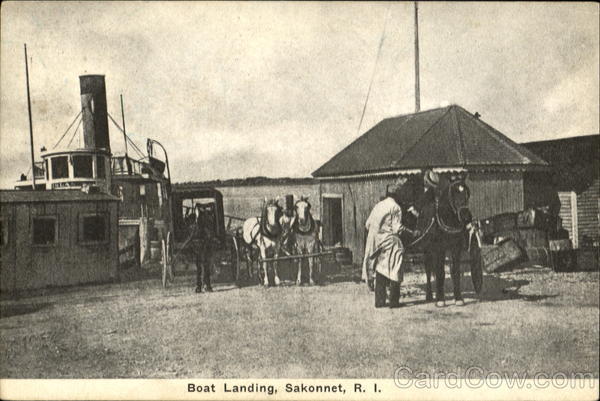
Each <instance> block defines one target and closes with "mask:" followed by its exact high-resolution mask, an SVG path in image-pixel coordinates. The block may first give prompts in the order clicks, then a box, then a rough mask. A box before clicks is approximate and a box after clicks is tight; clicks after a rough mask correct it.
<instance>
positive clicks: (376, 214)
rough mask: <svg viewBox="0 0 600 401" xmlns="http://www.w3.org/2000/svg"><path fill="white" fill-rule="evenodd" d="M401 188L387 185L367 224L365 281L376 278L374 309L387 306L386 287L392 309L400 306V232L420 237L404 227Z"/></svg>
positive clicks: (401, 246)
mask: <svg viewBox="0 0 600 401" xmlns="http://www.w3.org/2000/svg"><path fill="white" fill-rule="evenodd" d="M401 191H402V188H401V187H400V186H396V185H394V186H388V188H387V194H386V195H387V196H386V198H385V199H383V200H382V201H380V202H379V203H377V204H376V205H375V207H374V208H373V210H372V211H371V214H370V215H369V218H368V219H367V222H366V224H365V226H366V228H367V230H368V234H367V243H366V246H365V258H364V260H363V279H365V280H367V282H372V281H371V280H373V276H375V277H374V279H375V307H376V308H380V307H382V306H385V299H386V287H387V285H388V284H389V286H390V303H389V306H390V307H392V308H393V307H397V306H399V301H400V283H401V282H402V279H403V270H402V257H403V255H404V246H403V245H402V241H401V240H400V233H402V232H403V231H405V232H408V233H409V234H411V235H413V236H418V235H419V232H418V231H417V230H415V231H412V230H410V229H408V228H407V227H404V226H403V225H402V208H401V206H400V199H401Z"/></svg>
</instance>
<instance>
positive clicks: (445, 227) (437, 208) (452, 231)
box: [435, 181, 471, 234]
mask: <svg viewBox="0 0 600 401" xmlns="http://www.w3.org/2000/svg"><path fill="white" fill-rule="evenodd" d="M457 185H463V186H464V190H465V191H467V199H468V198H470V197H471V193H470V191H469V187H467V186H466V185H465V184H464V183H463V182H462V181H456V182H453V183H451V184H450V185H448V193H447V196H448V203H449V204H450V208H451V209H452V211H453V212H454V214H455V215H456V217H457V218H458V220H459V221H461V219H460V214H461V212H462V211H463V210H465V209H468V208H467V207H466V206H462V207H460V208H459V209H457V208H456V206H455V205H454V201H453V197H452V189H453V188H454V187H455V186H457ZM435 220H436V221H437V223H438V225H439V226H440V228H441V229H442V231H445V232H446V233H448V234H459V233H461V232H463V231H464V229H463V228H462V227H451V226H449V225H447V224H446V223H444V221H443V220H442V218H441V217H440V201H439V199H438V197H436V198H435Z"/></svg>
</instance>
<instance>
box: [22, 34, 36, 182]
mask: <svg viewBox="0 0 600 401" xmlns="http://www.w3.org/2000/svg"><path fill="white" fill-rule="evenodd" d="M23 47H24V49H25V79H26V81H27V111H28V113H29V142H30V147H31V182H32V188H33V190H34V191H35V159H34V158H33V122H32V120H31V96H30V95H29V64H28V63H27V44H26V43H24V44H23Z"/></svg>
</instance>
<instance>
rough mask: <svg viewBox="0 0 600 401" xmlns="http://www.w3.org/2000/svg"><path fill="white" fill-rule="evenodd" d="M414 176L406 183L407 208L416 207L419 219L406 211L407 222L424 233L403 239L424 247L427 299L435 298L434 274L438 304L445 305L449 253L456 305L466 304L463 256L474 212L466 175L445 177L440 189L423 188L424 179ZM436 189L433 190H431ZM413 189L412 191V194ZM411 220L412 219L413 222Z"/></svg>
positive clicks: (407, 242) (441, 181) (408, 244)
mask: <svg viewBox="0 0 600 401" xmlns="http://www.w3.org/2000/svg"><path fill="white" fill-rule="evenodd" d="M416 177H418V178H417V179H411V180H410V181H409V182H407V184H408V187H407V190H408V191H409V196H407V204H406V205H404V206H405V208H404V210H407V209H410V206H413V207H415V208H416V210H417V211H418V218H414V216H413V215H412V214H410V213H407V212H405V213H404V215H405V216H406V222H405V224H406V225H407V226H409V227H410V228H414V227H416V228H417V229H418V230H419V231H420V232H421V235H420V236H419V237H418V238H416V239H413V238H410V239H404V238H403V242H404V243H405V244H406V247H407V248H409V249H410V248H414V249H417V250H422V251H423V253H424V256H425V260H424V262H425V272H426V275H427V289H426V300H427V301H433V293H432V288H431V273H432V272H433V273H434V274H435V283H436V305H437V306H445V294H444V280H445V276H446V272H445V270H444V261H445V258H446V253H447V252H449V253H450V256H451V259H452V264H451V270H450V272H451V276H452V283H453V284H454V299H455V301H456V305H461V306H462V305H464V300H463V298H462V293H461V288H460V284H461V275H462V274H461V268H460V256H461V252H462V250H463V249H465V248H466V247H465V244H466V242H467V229H466V228H467V225H468V224H469V223H471V220H472V215H471V212H470V210H469V208H468V204H469V197H470V191H469V188H468V187H467V185H466V184H465V181H464V178H455V179H452V180H449V179H446V178H445V177H443V178H442V179H441V180H440V183H439V186H438V188H437V189H428V190H427V191H425V192H423V191H422V184H421V182H422V181H417V180H418V179H419V178H420V176H416ZM431 191H433V192H431ZM411 192H412V193H411ZM411 219H412V221H411Z"/></svg>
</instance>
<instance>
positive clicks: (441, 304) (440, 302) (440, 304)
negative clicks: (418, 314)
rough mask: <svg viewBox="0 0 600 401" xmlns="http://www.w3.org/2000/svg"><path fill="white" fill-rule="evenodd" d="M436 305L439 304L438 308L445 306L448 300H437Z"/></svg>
mask: <svg viewBox="0 0 600 401" xmlns="http://www.w3.org/2000/svg"><path fill="white" fill-rule="evenodd" d="M435 306H437V307H438V308H443V307H444V306H446V301H437V302H436V303H435Z"/></svg>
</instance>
